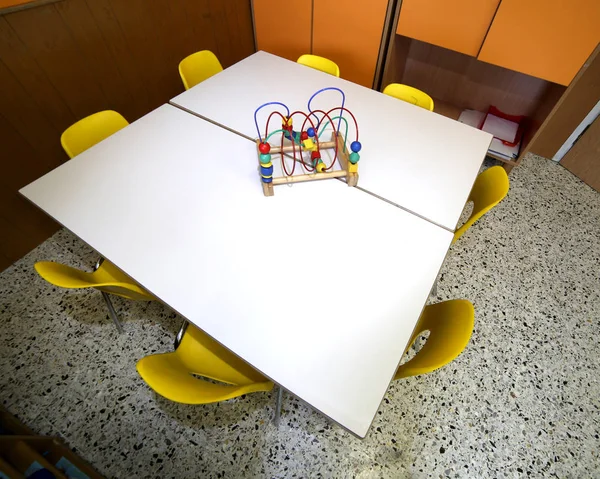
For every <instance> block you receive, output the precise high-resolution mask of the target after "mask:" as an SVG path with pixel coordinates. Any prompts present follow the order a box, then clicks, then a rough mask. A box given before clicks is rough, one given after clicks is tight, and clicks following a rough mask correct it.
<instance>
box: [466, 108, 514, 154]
mask: <svg viewBox="0 0 600 479" xmlns="http://www.w3.org/2000/svg"><path fill="white" fill-rule="evenodd" d="M484 118H486V114H485V113H482V112H480V111H476V110H464V111H463V112H462V113H461V114H460V117H459V118H458V121H460V122H461V123H464V124H465V125H469V126H472V127H474V128H479V126H480V125H481V123H482V122H483V121H484ZM486 125H487V129H486V128H485V127H486ZM517 128H518V125H517V123H515V122H513V121H508V120H505V119H504V118H499V117H497V116H494V115H487V118H486V119H485V123H484V127H483V128H482V130H484V131H487V132H489V133H491V134H492V135H494V139H493V140H492V144H491V145H490V148H489V149H488V151H489V152H490V153H493V154H494V155H495V156H499V157H501V158H505V159H507V160H515V159H516V158H517V157H518V156H519V148H520V146H521V144H520V143H518V144H516V145H515V146H507V145H505V144H504V143H502V141H501V140H499V139H498V137H500V138H502V139H503V140H505V141H510V142H512V141H515V135H516V134H517ZM511 135H512V136H511Z"/></svg>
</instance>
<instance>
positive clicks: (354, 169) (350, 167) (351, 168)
mask: <svg viewBox="0 0 600 479" xmlns="http://www.w3.org/2000/svg"><path fill="white" fill-rule="evenodd" d="M348 173H358V163H355V164H354V165H353V164H352V163H350V164H349V165H348Z"/></svg>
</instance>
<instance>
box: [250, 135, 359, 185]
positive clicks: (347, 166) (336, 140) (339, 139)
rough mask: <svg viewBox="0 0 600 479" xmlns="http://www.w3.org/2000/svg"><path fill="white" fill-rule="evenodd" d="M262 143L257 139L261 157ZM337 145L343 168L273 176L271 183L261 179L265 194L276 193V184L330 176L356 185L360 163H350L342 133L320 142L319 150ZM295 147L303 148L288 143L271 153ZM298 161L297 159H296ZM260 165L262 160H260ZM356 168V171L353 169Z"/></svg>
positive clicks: (273, 148) (322, 178) (273, 149)
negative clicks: (260, 147) (260, 146)
mask: <svg viewBox="0 0 600 479" xmlns="http://www.w3.org/2000/svg"><path fill="white" fill-rule="evenodd" d="M259 145H260V140H256V149H257V152H258V156H259V158H260V150H259V149H258V146H259ZM336 145H337V151H338V159H339V161H340V165H341V166H342V169H341V170H337V171H326V172H323V173H308V174H303V175H293V176H277V177H273V181H272V182H271V183H264V182H263V181H262V180H261V183H262V187H263V194H264V195H265V196H273V195H274V194H275V192H274V189H273V187H274V186H275V185H285V184H289V183H302V182H305V181H316V180H326V179H329V178H346V183H347V184H348V186H356V185H357V184H358V171H357V170H358V165H353V164H352V163H350V159H349V157H348V150H347V149H346V145H345V144H344V138H343V136H342V135H341V133H339V132H338V133H337V135H335V134H334V133H332V134H331V141H325V142H319V150H327V149H333V148H335V147H336ZM294 149H296V150H298V151H305V150H302V149H301V148H300V147H299V146H293V145H286V146H284V147H283V148H281V147H271V151H270V153H271V154H274V153H285V152H288V151H293V150H294ZM296 161H297V160H296ZM258 164H259V166H260V161H259V162H258ZM352 170H354V171H352Z"/></svg>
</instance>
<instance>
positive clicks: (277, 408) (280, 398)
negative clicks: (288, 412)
mask: <svg viewBox="0 0 600 479" xmlns="http://www.w3.org/2000/svg"><path fill="white" fill-rule="evenodd" d="M278 387H279V391H277V405H276V406H275V417H274V418H273V422H274V423H275V426H276V427H279V419H281V403H282V401H283V388H282V387H281V386H278Z"/></svg>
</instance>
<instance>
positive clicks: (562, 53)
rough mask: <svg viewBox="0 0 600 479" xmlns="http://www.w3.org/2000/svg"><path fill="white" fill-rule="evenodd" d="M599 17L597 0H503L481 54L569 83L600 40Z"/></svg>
mask: <svg viewBox="0 0 600 479" xmlns="http://www.w3.org/2000/svg"><path fill="white" fill-rule="evenodd" d="M599 21H600V2H599V1H598V0H569V1H567V0H527V1H523V0H502V2H501V3H500V6H499V8H498V12H497V13H496V16H495V17H494V21H493V22H492V25H491V27H490V30H489V32H488V34H487V35H486V37H485V42H484V43H483V47H482V48H481V52H480V53H479V55H478V57H477V58H479V59H480V60H482V61H484V62H489V63H493V64H494V65H500V66H503V67H505V68H510V69H512V70H516V71H520V72H523V73H527V74H528V75H534V76H536V77H539V78H544V79H546V80H548V81H551V82H553V83H558V84H560V85H568V84H569V83H571V80H573V78H574V77H575V75H576V74H577V72H578V71H579V69H580V68H581V65H583V62H585V59H586V58H587V57H588V56H589V55H590V54H591V53H592V51H593V50H594V48H596V45H598V42H600V27H599V26H598V22H599ZM525 32H527V33H525Z"/></svg>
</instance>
